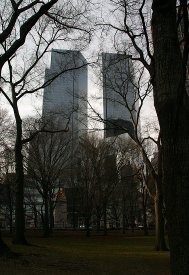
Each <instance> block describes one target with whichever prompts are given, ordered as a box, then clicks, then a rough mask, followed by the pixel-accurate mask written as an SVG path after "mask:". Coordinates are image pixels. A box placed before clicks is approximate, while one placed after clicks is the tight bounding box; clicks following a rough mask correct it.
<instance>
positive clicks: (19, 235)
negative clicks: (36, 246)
mask: <svg viewBox="0 0 189 275" xmlns="http://www.w3.org/2000/svg"><path fill="white" fill-rule="evenodd" d="M15 119H16V130H17V131H16V142H15V164H16V201H15V235H14V239H13V242H14V243H15V244H23V245H26V244H28V243H27V241H26V239H25V213H24V171H23V156H22V120H21V118H20V116H19V114H18V112H17V110H16V111H15Z"/></svg>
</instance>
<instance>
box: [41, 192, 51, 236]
mask: <svg viewBox="0 0 189 275" xmlns="http://www.w3.org/2000/svg"><path fill="white" fill-rule="evenodd" d="M44 205H45V213H44V220H43V221H44V222H43V236H44V237H45V238H47V237H49V235H50V227H49V202H48V192H47V191H46V190H44Z"/></svg>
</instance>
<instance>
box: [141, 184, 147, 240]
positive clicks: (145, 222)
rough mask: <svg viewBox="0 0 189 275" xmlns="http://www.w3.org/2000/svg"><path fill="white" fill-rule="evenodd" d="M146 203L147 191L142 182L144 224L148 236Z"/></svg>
mask: <svg viewBox="0 0 189 275" xmlns="http://www.w3.org/2000/svg"><path fill="white" fill-rule="evenodd" d="M146 204H147V191H146V189H145V188H144V186H143V182H142V212H143V226H144V236H148V225H147V216H146Z"/></svg>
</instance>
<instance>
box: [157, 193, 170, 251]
mask: <svg viewBox="0 0 189 275" xmlns="http://www.w3.org/2000/svg"><path fill="white" fill-rule="evenodd" d="M162 204H163V201H162V196H161V193H159V192H156V195H155V199H154V208H155V232H156V234H155V250H156V251H166V250H167V246H166V242H165V230H164V228H165V222H164V217H163V213H162V209H163V205H162Z"/></svg>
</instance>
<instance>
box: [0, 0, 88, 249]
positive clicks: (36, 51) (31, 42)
mask: <svg viewBox="0 0 189 275" xmlns="http://www.w3.org/2000/svg"><path fill="white" fill-rule="evenodd" d="M57 2H58V0H49V1H47V2H45V3H44V2H41V1H38V0H37V1H23V0H21V1H14V0H11V1H10V3H9V4H7V1H3V3H2V4H1V8H0V14H1V34H0V44H1V48H0V51H1V56H0V77H1V86H0V91H1V93H2V94H3V95H4V97H5V98H6V99H7V101H8V103H9V104H10V106H11V107H12V110H13V114H14V118H15V122H16V141H15V147H14V150H15V164H16V207H15V237H14V242H15V243H19V244H26V243H27V242H26V239H25V234H24V226H25V222H24V208H23V199H24V192H23V191H24V171H23V154H22V147H23V144H25V143H26V142H27V141H29V140H30V139H31V137H30V138H29V139H27V138H26V139H24V138H23V133H22V117H21V115H20V109H19V102H20V100H21V99H23V97H25V96H26V95H28V94H33V93H35V92H37V91H40V90H41V89H42V88H44V87H45V86H47V85H49V84H50V83H51V82H52V81H53V80H54V79H55V78H56V77H57V76H58V74H60V73H63V72H64V68H61V69H60V71H61V72H59V73H58V74H57V75H54V76H52V78H51V79H48V81H46V82H45V83H44V75H43V74H39V71H42V70H43V71H44V66H42V65H43V64H44V63H43V62H44V60H45V59H44V58H45V54H46V53H48V51H49V49H50V47H52V45H53V43H55V41H61V42H62V41H63V40H64V41H66V40H67V41H70V40H71V39H73V31H74V30H76V33H75V37H74V40H75V39H76V37H77V38H78V39H81V37H82V36H83V34H84V37H85V38H86V36H85V34H86V35H87V37H88V35H89V32H88V31H87V30H86V24H85V22H86V11H87V9H86V4H87V3H88V1H85V0H84V1H81V2H80V4H79V5H78V2H77V1H65V2H64V1H63V2H61V4H60V5H58V4H57V5H55V4H56V3H57ZM84 37H83V38H84ZM7 91H9V92H7Z"/></svg>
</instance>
